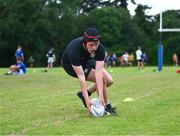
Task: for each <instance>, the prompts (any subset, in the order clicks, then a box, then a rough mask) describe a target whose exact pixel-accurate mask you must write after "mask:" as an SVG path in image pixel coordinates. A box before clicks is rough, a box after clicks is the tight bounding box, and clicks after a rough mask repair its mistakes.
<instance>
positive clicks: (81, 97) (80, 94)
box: [77, 91, 91, 108]
mask: <svg viewBox="0 0 180 136" xmlns="http://www.w3.org/2000/svg"><path fill="white" fill-rule="evenodd" d="M88 95H89V96H90V95H91V94H90V93H89V92H88ZM77 96H78V97H79V98H80V99H81V100H82V102H83V104H84V107H86V108H87V106H86V102H85V100H84V96H83V94H82V91H79V92H77Z"/></svg>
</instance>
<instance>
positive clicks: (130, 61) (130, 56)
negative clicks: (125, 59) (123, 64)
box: [129, 53, 134, 66]
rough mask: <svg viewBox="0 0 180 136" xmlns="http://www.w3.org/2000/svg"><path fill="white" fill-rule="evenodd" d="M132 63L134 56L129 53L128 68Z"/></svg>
mask: <svg viewBox="0 0 180 136" xmlns="http://www.w3.org/2000/svg"><path fill="white" fill-rule="evenodd" d="M133 62H134V54H133V53H131V54H130V55H129V65H130V66H133Z"/></svg>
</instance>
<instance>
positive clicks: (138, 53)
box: [136, 46, 143, 70]
mask: <svg viewBox="0 0 180 136" xmlns="http://www.w3.org/2000/svg"><path fill="white" fill-rule="evenodd" d="M136 60H137V67H138V70H143V65H141V62H142V51H141V47H140V46H139V47H138V50H137V51H136Z"/></svg>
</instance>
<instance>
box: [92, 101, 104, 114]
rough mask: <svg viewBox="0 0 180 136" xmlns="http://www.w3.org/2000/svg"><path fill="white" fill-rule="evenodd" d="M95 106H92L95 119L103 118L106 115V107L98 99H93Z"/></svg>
mask: <svg viewBox="0 0 180 136" xmlns="http://www.w3.org/2000/svg"><path fill="white" fill-rule="evenodd" d="M91 101H92V103H93V105H91V113H92V115H93V116H94V117H102V116H103V115H104V113H105V109H104V106H101V105H100V103H99V100H98V99H97V98H93V99H91Z"/></svg>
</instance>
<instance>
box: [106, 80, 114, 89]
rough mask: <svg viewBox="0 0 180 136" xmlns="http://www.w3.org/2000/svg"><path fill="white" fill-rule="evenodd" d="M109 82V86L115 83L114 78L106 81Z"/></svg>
mask: <svg viewBox="0 0 180 136" xmlns="http://www.w3.org/2000/svg"><path fill="white" fill-rule="evenodd" d="M106 82H107V87H109V86H111V85H112V84H113V83H114V81H113V79H112V78H111V79H109V80H108V81H106Z"/></svg>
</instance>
